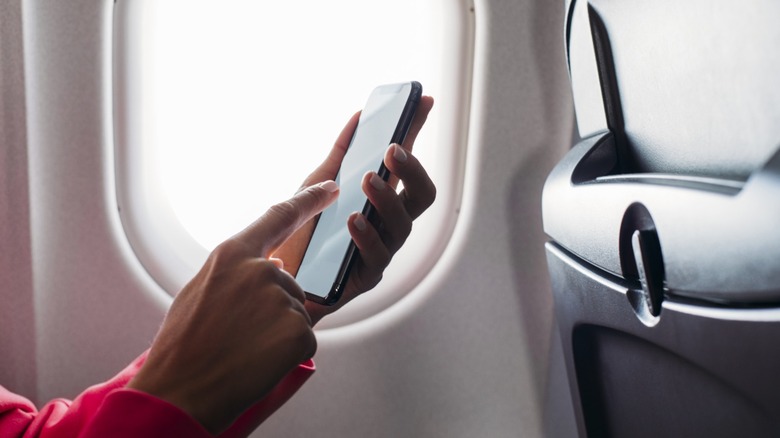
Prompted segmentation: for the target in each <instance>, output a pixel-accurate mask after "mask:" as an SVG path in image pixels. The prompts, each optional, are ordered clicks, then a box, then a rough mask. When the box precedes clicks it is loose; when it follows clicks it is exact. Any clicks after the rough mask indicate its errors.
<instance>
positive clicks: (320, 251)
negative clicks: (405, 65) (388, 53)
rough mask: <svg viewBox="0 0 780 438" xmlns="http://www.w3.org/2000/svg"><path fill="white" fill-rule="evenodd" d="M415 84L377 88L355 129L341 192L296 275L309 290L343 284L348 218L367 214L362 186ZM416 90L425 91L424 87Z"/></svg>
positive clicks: (319, 292)
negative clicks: (353, 214) (355, 213)
mask: <svg viewBox="0 0 780 438" xmlns="http://www.w3.org/2000/svg"><path fill="white" fill-rule="evenodd" d="M417 87H419V84H417ZM413 88H414V86H413V83H402V84H392V85H383V86H380V87H377V88H375V89H374V91H373V92H372V93H371V95H370V97H369V99H368V102H367V103H366V106H365V108H364V109H363V111H362V113H361V114H360V120H359V122H358V126H357V128H356V130H355V134H354V135H353V137H352V141H351V143H350V145H349V148H348V149H347V153H346V154H345V156H344V160H343V161H342V163H341V169H340V170H339V173H338V175H337V176H336V182H337V183H338V185H339V187H340V194H339V197H338V199H337V200H336V202H335V203H334V204H332V205H331V206H330V207H328V208H327V209H326V210H325V211H323V212H322V214H321V215H320V218H319V220H318V221H317V226H316V228H315V230H314V234H313V235H312V238H311V241H310V242H309V246H308V248H307V250H306V254H305V255H304V257H303V260H302V261H301V267H300V269H299V270H298V274H297V276H296V280H297V281H298V283H299V284H300V286H301V287H302V288H303V290H304V291H306V292H307V293H308V294H310V295H314V296H315V297H319V298H322V299H325V298H326V297H328V296H329V294H330V293H331V291H332V290H333V289H334V288H338V287H340V286H342V285H336V284H334V283H336V282H337V281H338V277H339V276H340V275H339V273H340V271H341V270H342V269H343V264H344V263H349V260H347V259H348V258H349V257H348V254H347V252H348V249H349V248H350V243H351V241H352V237H351V236H350V234H349V230H348V229H347V219H348V218H349V215H350V214H352V212H355V211H358V212H363V213H364V214H365V211H364V207H365V206H366V201H367V198H366V195H365V194H364V193H363V189H362V187H361V181H362V179H363V175H364V174H365V173H366V172H369V171H378V170H379V169H380V167H381V165H382V160H383V158H384V154H385V150H386V149H387V147H388V146H389V145H390V143H391V142H392V141H393V140H394V139H393V135H394V134H395V133H396V130H397V128H398V126H399V121H401V118H402V115H403V114H404V110H405V108H406V107H407V101H408V100H409V99H410V97H411V96H412V91H413ZM416 91H417V92H418V93H419V90H416ZM417 99H418V100H419V94H418V95H417ZM407 123H408V122H407ZM403 134H405V132H404V133H403ZM396 141H399V140H396Z"/></svg>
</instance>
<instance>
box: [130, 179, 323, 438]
mask: <svg viewBox="0 0 780 438" xmlns="http://www.w3.org/2000/svg"><path fill="white" fill-rule="evenodd" d="M337 191H338V187H337V186H336V183H335V182H333V181H328V182H325V183H322V184H318V185H316V186H312V187H308V188H306V189H304V190H302V191H300V192H298V194H296V195H295V196H294V197H293V198H292V199H290V200H289V201H286V202H283V203H280V204H277V205H275V206H273V207H271V209H269V210H268V212H267V213H266V214H265V215H263V216H262V217H261V218H260V219H258V220H257V221H256V222H255V223H254V224H252V225H250V226H249V227H247V228H246V229H245V230H244V231H242V232H240V233H239V234H237V235H236V236H234V237H232V238H230V239H228V240H227V241H225V242H223V243H222V244H220V245H219V246H218V247H217V248H216V249H215V250H214V251H213V252H212V253H211V255H210V256H209V258H208V260H207V261H206V263H205V265H204V266H203V268H202V269H201V270H200V272H198V274H197V275H196V276H195V278H193V279H192V281H190V283H189V284H187V285H186V286H185V287H184V289H183V290H182V291H181V292H180V293H179V295H178V296H177V297H176V299H175V300H174V301H173V304H172V305H171V308H170V311H169V312H168V315H167V316H166V318H165V321H164V323H163V326H162V328H161V329H160V332H159V334H158V335H157V338H156V339H155V341H154V344H153V345H152V348H151V352H150V353H149V356H148V358H147V360H146V362H145V363H144V365H143V367H142V368H141V370H140V371H139V373H138V374H137V375H136V376H135V378H134V379H133V380H132V381H131V382H130V383H129V385H128V387H130V388H134V389H137V390H140V391H144V392H147V393H149V394H152V395H154V396H157V397H159V398H161V399H163V400H167V401H168V402H170V403H172V404H174V405H176V406H178V407H180V408H181V409H183V410H184V411H186V412H187V413H189V414H190V415H192V417H193V418H195V419H196V420H197V421H199V422H200V423H201V424H202V425H203V426H204V427H205V428H206V429H207V430H208V431H209V432H211V433H219V432H221V431H223V430H224V429H226V428H227V427H228V426H229V425H230V424H232V423H233V421H234V420H235V419H236V418H237V417H238V416H239V415H240V414H241V413H242V412H243V411H245V410H246V409H247V408H249V407H250V406H251V405H252V404H254V403H255V402H256V401H258V400H260V399H261V398H262V397H263V396H264V395H265V394H267V393H268V392H269V391H270V390H271V389H272V388H273V387H274V386H275V385H276V384H277V383H278V382H279V381H280V380H281V379H282V378H283V377H284V376H285V375H286V374H287V373H288V372H290V371H291V370H292V369H293V368H294V367H295V366H297V365H298V364H300V363H301V362H303V361H304V360H307V359H309V358H311V357H312V356H313V355H314V352H315V350H316V348H317V343H316V340H315V337H314V334H313V332H312V330H311V319H310V318H309V316H308V313H307V312H306V310H305V309H304V304H303V303H304V301H305V297H304V293H303V291H302V290H301V288H300V287H299V286H298V284H297V283H296V282H295V280H294V279H293V278H292V277H291V276H290V274H288V273H286V272H284V271H282V270H281V269H279V267H280V262H279V261H278V260H273V259H271V260H269V257H270V255H271V254H272V253H273V252H274V251H276V249H277V248H278V247H279V246H280V245H282V244H283V243H284V241H285V240H287V238H288V237H289V236H290V235H292V234H293V233H294V232H295V231H296V230H297V229H298V228H299V227H300V226H301V225H303V224H305V223H307V222H308V221H309V220H311V218H312V217H314V216H315V215H317V214H318V213H319V212H321V211H322V210H323V209H325V207H327V206H328V205H329V204H331V203H332V202H333V201H334V200H335V198H336V197H337Z"/></svg>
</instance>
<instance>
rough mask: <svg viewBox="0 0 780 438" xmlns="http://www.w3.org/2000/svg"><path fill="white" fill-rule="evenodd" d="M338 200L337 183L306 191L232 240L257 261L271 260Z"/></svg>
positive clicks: (271, 210) (281, 205)
mask: <svg viewBox="0 0 780 438" xmlns="http://www.w3.org/2000/svg"><path fill="white" fill-rule="evenodd" d="M337 196H338V185H336V183H335V182H334V181H325V182H323V183H320V184H317V185H313V186H310V187H307V188H306V189H305V190H302V191H300V192H298V193H296V194H295V196H293V197H292V198H290V199H289V200H287V201H284V202H281V203H279V204H276V205H274V206H272V207H271V208H269V209H268V211H267V212H266V213H265V214H264V215H263V216H262V217H260V219H258V220H257V221H255V222H254V223H253V224H252V225H250V226H248V227H246V228H245V229H244V230H243V231H241V232H240V233H238V234H237V235H236V236H234V238H233V239H235V240H237V241H239V242H241V243H243V244H244V245H245V246H246V247H247V249H248V250H249V252H250V254H251V255H253V256H254V257H263V258H265V257H268V256H269V255H270V254H273V253H274V251H276V249H277V248H279V246H281V245H282V244H283V243H284V242H285V241H286V240H287V238H288V237H290V236H291V235H292V234H293V233H294V232H295V230H297V229H298V228H300V227H301V225H303V224H305V223H306V222H307V221H308V220H309V219H311V218H313V217H314V216H316V215H317V214H318V213H320V212H321V211H322V210H324V209H325V208H326V207H328V205H330V204H331V203H332V202H333V201H334V200H335V199H336V197H337Z"/></svg>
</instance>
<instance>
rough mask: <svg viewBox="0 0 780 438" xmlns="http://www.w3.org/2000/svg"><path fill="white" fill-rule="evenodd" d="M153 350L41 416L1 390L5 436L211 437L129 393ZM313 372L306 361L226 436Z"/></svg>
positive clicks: (253, 423) (249, 426)
mask: <svg viewBox="0 0 780 438" xmlns="http://www.w3.org/2000/svg"><path fill="white" fill-rule="evenodd" d="M147 354H148V351H147V352H145V353H144V354H142V355H141V356H140V357H139V358H138V359H136V360H135V361H133V363H131V364H130V365H129V366H128V367H127V368H125V369H124V370H122V371H121V372H120V373H119V374H117V375H116V376H115V377H114V378H112V379H111V380H109V381H107V382H104V383H101V384H99V385H95V386H92V387H90V388H88V389H87V390H86V391H84V392H83V393H82V394H80V395H79V396H78V397H76V398H75V399H74V400H73V402H70V401H68V400H63V399H57V400H52V401H51V402H49V403H47V404H46V406H44V407H43V408H42V409H41V410H40V411H37V410H36V408H35V406H34V405H33V404H32V403H31V402H30V401H29V400H27V399H26V398H24V397H21V396H19V395H16V394H14V393H11V392H9V391H8V390H6V389H5V388H3V387H2V386H0V436H2V437H3V438H11V437H25V438H27V437H41V438H49V437H51V438H54V437H79V438H93V437H95V438H97V437H113V438H124V437H149V438H155V437H194V438H200V437H204V438H205V437H211V436H212V435H211V434H210V433H208V432H207V431H206V430H205V429H204V428H203V427H202V426H201V425H200V423H198V422H197V421H195V419H193V418H192V417H191V416H189V415H188V414H187V413H186V412H184V411H182V410H181V409H179V408H178V407H176V406H174V405H172V404H170V403H168V402H166V401H164V400H161V399H158V398H156V397H154V396H152V395H149V394H147V393H145V392H141V391H136V390H133V389H127V388H125V385H126V384H127V383H128V382H129V381H130V379H132V378H133V376H135V374H136V373H137V372H138V370H139V369H140V368H141V365H142V364H143V363H144V360H146V355H147ZM313 372H314V362H312V361H307V362H306V363H304V364H302V365H299V366H298V367H297V368H296V369H294V370H293V371H291V372H290V374H288V375H287V376H286V377H285V378H284V380H282V381H281V382H280V383H279V384H278V385H277V386H276V387H275V388H274V389H273V391H271V393H270V394H268V395H267V396H266V397H265V398H264V399H263V400H261V401H260V402H258V403H257V404H255V405H254V406H252V407H251V408H250V409H249V410H247V411H246V412H245V413H244V414H242V415H241V417H239V419H238V420H236V422H235V423H233V425H232V426H230V428H229V429H228V430H226V431H225V432H224V433H222V434H221V435H220V436H221V437H243V436H246V435H248V434H249V433H250V432H252V431H253V430H254V429H255V428H256V427H257V426H258V425H259V424H260V423H262V422H263V420H265V419H266V418H268V416H270V415H271V414H272V413H273V412H274V411H276V409H278V408H279V407H280V406H281V405H282V404H284V403H285V402H286V401H287V400H288V399H289V398H290V397H292V395H293V394H294V393H295V392H296V391H297V390H298V388H300V387H301V385H303V383H304V382H305V381H306V380H307V379H308V378H309V376H311V374H312V373H313Z"/></svg>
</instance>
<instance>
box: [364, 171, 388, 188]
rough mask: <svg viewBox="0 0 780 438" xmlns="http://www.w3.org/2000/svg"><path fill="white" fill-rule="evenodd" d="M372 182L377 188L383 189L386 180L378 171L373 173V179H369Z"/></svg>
mask: <svg viewBox="0 0 780 438" xmlns="http://www.w3.org/2000/svg"><path fill="white" fill-rule="evenodd" d="M368 182H370V183H371V185H372V186H374V188H375V189H377V190H382V189H384V188H385V181H384V180H383V179H382V178H381V177H380V176H379V175H377V174H376V173H375V174H373V175H371V179H370V180H369V181H368Z"/></svg>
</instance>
